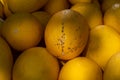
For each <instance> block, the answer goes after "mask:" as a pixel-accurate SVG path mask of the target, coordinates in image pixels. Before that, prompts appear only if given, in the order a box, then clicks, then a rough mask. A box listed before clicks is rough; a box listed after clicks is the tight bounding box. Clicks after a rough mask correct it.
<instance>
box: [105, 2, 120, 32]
mask: <svg viewBox="0 0 120 80" xmlns="http://www.w3.org/2000/svg"><path fill="white" fill-rule="evenodd" d="M104 24H105V25H108V26H110V27H112V28H113V29H114V30H116V31H117V32H118V33H119V34H120V3H119V4H114V5H113V6H112V7H111V8H109V9H108V10H107V11H106V12H105V14H104Z"/></svg>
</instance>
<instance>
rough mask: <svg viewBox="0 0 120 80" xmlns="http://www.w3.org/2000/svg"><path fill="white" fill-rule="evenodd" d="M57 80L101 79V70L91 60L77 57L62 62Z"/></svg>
mask: <svg viewBox="0 0 120 80" xmlns="http://www.w3.org/2000/svg"><path fill="white" fill-rule="evenodd" d="M58 80H102V71H101V69H100V67H99V66H98V65H97V64H96V63H95V62H93V61H92V60H90V59H87V58H85V57H77V58H74V59H72V60H69V61H68V62H67V63H65V64H64V66H63V67H62V69H61V71H60V74H59V78H58Z"/></svg>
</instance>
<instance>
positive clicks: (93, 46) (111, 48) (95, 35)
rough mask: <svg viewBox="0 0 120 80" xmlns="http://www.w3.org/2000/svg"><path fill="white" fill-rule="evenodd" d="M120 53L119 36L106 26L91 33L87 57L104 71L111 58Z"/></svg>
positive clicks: (98, 27) (99, 27) (100, 26)
mask: <svg viewBox="0 0 120 80" xmlns="http://www.w3.org/2000/svg"><path fill="white" fill-rule="evenodd" d="M118 52H120V36H119V34H118V33H117V32H116V31H115V30H113V29H112V28H110V27H109V26H106V25H99V26H97V27H96V28H94V29H92V30H91V31H90V39H89V42H88V50H87V54H86V57H88V58H90V59H92V60H94V61H95V62H96V63H97V64H98V65H99V66H100V67H101V68H102V69H103V70H104V67H105V65H106V63H107V62H108V60H109V59H110V57H111V56H112V55H114V54H116V53H118Z"/></svg>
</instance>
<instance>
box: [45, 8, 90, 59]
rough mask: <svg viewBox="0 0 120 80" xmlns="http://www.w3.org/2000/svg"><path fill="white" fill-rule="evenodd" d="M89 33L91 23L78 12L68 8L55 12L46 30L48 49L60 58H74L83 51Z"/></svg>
mask: <svg viewBox="0 0 120 80" xmlns="http://www.w3.org/2000/svg"><path fill="white" fill-rule="evenodd" d="M88 35H89V25H88V24H87V21H86V20H85V19H84V17H83V16H81V15H80V14H79V13H78V12H75V11H73V10H70V9H67V10H62V11H59V12H58V13H56V14H54V15H53V16H52V18H51V19H50V20H49V22H48V24H47V26H46V30H45V44H46V48H47V49H48V51H49V52H50V53H51V54H53V55H54V56H56V57H58V58H59V59H63V60H68V59H72V58H74V57H76V56H78V55H79V54H81V52H82V51H83V49H84V47H85V46H86V43H87V40H88Z"/></svg>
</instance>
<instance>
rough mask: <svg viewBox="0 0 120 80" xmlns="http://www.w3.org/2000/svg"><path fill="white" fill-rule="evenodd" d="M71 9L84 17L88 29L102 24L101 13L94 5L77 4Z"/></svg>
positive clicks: (96, 5)
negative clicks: (88, 26)
mask: <svg viewBox="0 0 120 80" xmlns="http://www.w3.org/2000/svg"><path fill="white" fill-rule="evenodd" d="M71 9H72V10H74V11H77V12H79V13H80V14H82V15H83V16H84V17H85V19H86V20H87V22H88V24H89V25H90V29H92V28H94V27H96V26H97V25H101V24H102V12H101V10H100V7H99V6H98V4H96V3H77V4H75V5H73V6H72V7H71Z"/></svg>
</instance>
